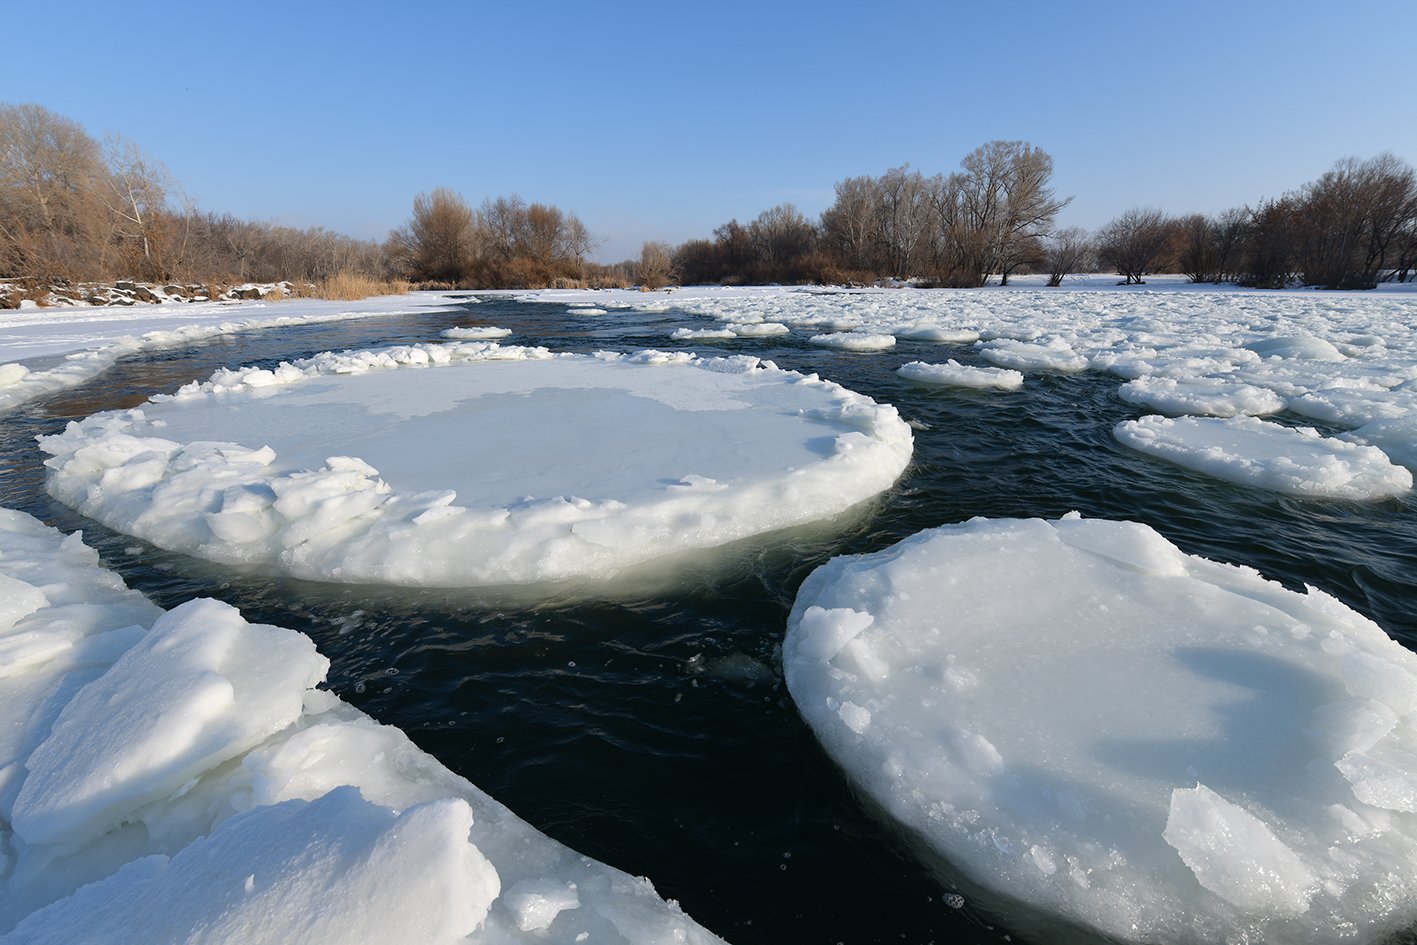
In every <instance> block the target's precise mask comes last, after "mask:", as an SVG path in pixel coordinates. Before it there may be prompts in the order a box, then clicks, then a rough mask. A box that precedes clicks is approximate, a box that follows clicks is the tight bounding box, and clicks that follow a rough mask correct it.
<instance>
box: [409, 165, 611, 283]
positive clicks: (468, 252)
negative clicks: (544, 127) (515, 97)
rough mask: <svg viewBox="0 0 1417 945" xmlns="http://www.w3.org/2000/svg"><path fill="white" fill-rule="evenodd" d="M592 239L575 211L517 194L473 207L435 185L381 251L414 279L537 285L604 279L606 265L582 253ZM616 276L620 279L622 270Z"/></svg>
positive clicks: (591, 244) (589, 247)
mask: <svg viewBox="0 0 1417 945" xmlns="http://www.w3.org/2000/svg"><path fill="white" fill-rule="evenodd" d="M595 245H596V243H595V240H594V239H592V238H591V235H590V231H589V230H588V229H586V226H585V224H584V223H582V222H581V221H580V218H578V217H577V216H576V215H575V214H574V213H568V212H566V211H564V210H561V209H559V208H557V207H553V206H550V205H548V204H542V203H530V204H529V203H527V202H526V201H524V200H522V199H521V198H520V197H498V198H496V199H495V200H494V199H489V200H487V201H484V202H483V204H482V206H480V207H478V208H477V209H475V210H474V209H473V208H472V207H471V206H469V205H468V202H467V201H466V200H465V199H463V196H462V195H461V194H459V193H456V192H455V191H452V190H449V189H447V188H445V187H440V188H438V189H436V190H434V191H433V192H432V193H427V194H419V195H418V196H417V197H416V198H415V199H414V201H413V216H412V217H410V218H409V221H408V222H407V223H406V224H405V225H404V226H402V227H400V228H398V229H396V230H394V231H393V232H392V233H391V234H389V238H388V241H387V242H386V243H385V244H384V251H385V254H386V256H387V258H388V259H389V262H390V265H392V266H393V267H394V268H395V269H396V270H397V271H398V272H400V273H401V274H403V275H404V276H405V277H406V278H409V279H411V280H413V281H415V282H423V283H438V284H444V285H455V286H459V287H462V288H477V289H492V288H503V287H507V288H534V287H540V286H569V285H584V284H587V283H588V282H596V281H599V280H604V279H605V278H606V277H607V276H608V275H609V269H610V267H605V266H599V265H597V264H595V263H591V262H589V261H588V260H587V259H586V256H587V255H588V254H589V253H591V252H592V251H593V250H594V249H595ZM614 281H615V282H616V283H617V284H625V276H624V273H623V272H621V273H617V274H616V275H615V277H614Z"/></svg>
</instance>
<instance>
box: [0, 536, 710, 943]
mask: <svg viewBox="0 0 1417 945" xmlns="http://www.w3.org/2000/svg"><path fill="white" fill-rule="evenodd" d="M0 590H3V592H4V595H3V600H4V602H5V603H4V604H3V605H0V651H3V652H10V647H11V644H12V643H14V642H16V641H19V642H21V643H23V644H24V645H25V646H27V647H28V651H29V654H30V658H28V659H26V660H24V661H22V662H19V663H6V664H5V665H4V672H3V673H0V717H3V718H4V719H5V725H3V726H0V854H3V855H0V865H3V870H0V942H3V943H5V945H20V943H26V945H34V943H50V942H52V943H56V945H57V943H64V945H74V943H95V945H98V943H104V945H108V943H114V942H135V943H136V942H142V943H144V945H147V943H156V942H173V943H176V942H186V943H197V942H203V943H212V945H216V943H223V945H229V943H236V942H239V943H241V945H263V943H269V945H283V943H288V942H301V943H304V945H321V943H341V945H342V943H348V942H363V941H368V942H397V941H407V942H418V943H427V945H440V943H442V945H452V943H454V942H459V941H464V940H465V937H466V936H468V935H469V934H472V933H476V934H475V935H474V938H473V939H472V940H474V941H489V942H504V943H528V945H529V943H532V942H543V941H547V940H548V938H547V936H548V935H549V936H551V940H554V941H564V942H572V941H592V940H593V941H597V942H611V943H622V945H631V943H633V945H639V943H644V945H650V943H658V942H686V943H691V945H709V943H713V942H717V941H718V939H717V938H716V937H714V936H713V935H712V934H710V933H708V932H707V931H705V930H704V929H703V928H701V927H700V926H698V925H697V924H695V923H694V922H693V921H692V920H690V919H688V918H687V917H686V916H684V915H683V913H682V912H681V911H680V910H679V909H678V907H677V906H675V905H674V904H673V903H666V902H665V901H663V900H661V899H660V898H659V897H658V896H657V895H656V894H655V893H654V890H653V888H652V887H651V886H650V885H649V883H648V881H646V880H643V879H635V878H632V877H630V876H628V875H626V874H624V873H621V872H619V871H618V870H615V869H612V868H611V867H608V866H605V865H604V864H601V863H598V862H596V861H594V860H591V859H589V858H587V857H583V856H581V855H579V854H576V853H575V852H574V851H571V850H568V849H567V848H565V847H563V846H561V845H560V844H558V843H556V842H555V841H553V840H551V839H550V838H548V837H546V836H544V835H543V834H541V833H539V832H538V831H536V830H535V829H534V828H532V827H531V826H530V825H528V824H526V823H525V822H523V821H521V820H519V819H518V818H517V817H516V816H515V815H513V814H512V813H511V812H510V811H508V810H507V809H506V808H504V807H502V806H501V805H500V804H498V803H497V802H496V801H494V800H492V799H491V798H489V797H487V795H485V794H483V793H482V792H481V791H479V790H478V789H477V788H476V787H474V786H473V785H471V784H469V783H468V782H467V781H465V780H463V779H461V778H459V777H457V776H456V775H454V774H453V773H452V772H450V771H448V770H447V769H445V768H443V767H442V766H441V765H439V764H438V762H437V761H436V760H434V759H433V758H432V757H430V756H429V755H427V754H424V753H423V752H422V751H420V750H419V749H418V748H416V747H415V746H414V745H413V743H412V742H410V741H409V740H408V738H407V737H406V736H405V735H404V734H403V733H402V732H400V731H398V730H397V729H394V728H390V727H387V726H383V725H379V724H377V723H375V722H374V721H372V720H371V719H369V718H368V717H366V716H364V715H363V714H362V713H360V712H358V711H357V710H355V709H354V708H352V707H351V706H349V705H347V704H345V703H343V702H341V701H340V700H339V699H338V698H336V697H335V696H334V695H332V694H330V693H328V692H324V691H322V690H320V689H318V688H315V687H316V684H317V683H319V682H320V680H321V679H322V678H323V675H324V671H325V668H326V665H327V664H326V662H325V660H324V658H323V657H321V656H320V655H319V654H317V653H316V652H315V649H314V646H313V645H312V644H311V642H310V640H309V639H307V638H306V637H304V636H303V635H301V634H299V633H297V632H295V631H293V630H286V629H281V628H277V627H271V626H261V625H255V624H250V623H247V622H246V621H245V620H244V619H243V618H242V617H241V615H240V614H239V613H238V612H237V611H236V610H235V609H234V608H232V607H230V606H228V605H226V604H222V603H219V602H217V601H212V600H195V601H191V602H188V603H186V604H183V605H181V606H179V607H177V608H174V609H173V610H171V611H168V612H167V613H165V614H164V613H163V612H162V611H161V610H159V609H158V608H156V607H154V606H153V605H152V604H151V603H149V602H148V601H146V600H145V599H144V598H143V597H142V596H141V595H139V594H137V593H136V592H134V591H130V590H128V589H126V588H125V587H124V586H123V584H122V582H121V581H120V580H119V579H118V578H117V577H116V576H115V575H113V574H112V573H111V572H108V571H106V570H104V569H103V568H102V567H100V565H99V562H98V556H97V554H95V553H94V552H93V551H92V550H90V549H89V548H87V547H86V546H84V545H83V544H82V542H81V541H80V538H79V536H78V535H71V536H68V537H67V538H66V537H65V536H63V535H61V534H60V533H59V532H57V531H55V530H53V529H51V528H47V527H45V526H43V525H41V524H40V523H39V522H37V521H36V520H34V519H33V518H30V517H29V516H27V515H23V514H21V513H18V512H13V511H10V510H3V509H0ZM149 626H150V627H151V629H147V628H148V627H149ZM45 641H48V643H49V645H47V646H45V645H43V643H44V642H45ZM38 654H43V655H38Z"/></svg>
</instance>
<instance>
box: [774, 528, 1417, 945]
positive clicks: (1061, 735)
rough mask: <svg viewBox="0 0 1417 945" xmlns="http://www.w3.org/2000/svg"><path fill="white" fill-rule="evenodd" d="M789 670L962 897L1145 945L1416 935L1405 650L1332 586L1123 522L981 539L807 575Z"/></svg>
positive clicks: (1415, 702) (829, 737)
mask: <svg viewBox="0 0 1417 945" xmlns="http://www.w3.org/2000/svg"><path fill="white" fill-rule="evenodd" d="M783 660H784V666H785V673H786V678H787V683H788V686H789V688H790V690H791V692H792V695H793V698H794V699H795V701H796V702H797V705H798V707H799V708H800V710H801V712H802V714H803V716H804V717H805V718H806V720H807V722H808V723H809V724H810V725H811V727H812V728H813V730H814V731H815V732H816V734H817V735H818V737H819V738H820V739H821V741H822V743H823V744H824V745H825V747H826V748H827V750H828V751H829V753H830V754H831V755H832V756H833V757H834V758H835V759H836V760H837V761H838V762H839V763H840V764H841V765H842V766H843V768H844V769H845V770H846V771H847V773H848V774H849V775H850V776H851V778H852V780H853V781H855V782H856V783H857V784H858V785H859V786H860V787H861V789H862V790H864V791H865V792H866V793H867V794H868V795H869V796H870V797H871V798H872V799H873V800H874V801H876V802H877V803H878V804H880V805H881V806H882V807H883V808H884V809H885V811H886V812H888V813H889V815H890V816H891V817H893V818H894V819H896V820H897V821H899V822H900V823H902V824H903V825H904V826H905V827H906V828H908V830H909V831H910V832H911V833H912V834H913V835H914V836H916V837H917V838H919V839H920V840H921V841H922V842H923V843H924V844H925V846H926V848H927V849H928V850H930V851H932V852H931V854H930V855H931V857H932V862H934V863H935V865H936V866H937V867H939V868H940V869H941V870H942V872H943V874H944V875H945V876H946V882H948V883H950V884H952V885H953V884H954V883H955V882H960V883H962V887H961V888H966V889H970V888H978V887H984V888H987V889H989V890H992V891H993V892H994V893H995V894H997V895H1002V896H1003V897H1005V898H1006V899H1019V900H1023V901H1025V902H1028V903H1032V904H1033V905H1034V906H1035V907H1038V908H1040V909H1042V910H1044V911H1045V913H1047V914H1051V915H1053V916H1055V917H1058V916H1060V917H1062V918H1063V919H1064V920H1066V921H1067V922H1070V923H1073V924H1075V925H1078V926H1082V927H1088V928H1093V929H1096V930H1099V931H1101V932H1102V933H1104V934H1106V935H1108V936H1113V937H1115V938H1117V939H1120V940H1125V941H1134V942H1157V941H1164V942H1171V943H1188V942H1196V943H1203V942H1219V941H1227V942H1241V941H1256V942H1257V941H1284V942H1312V943H1320V942H1332V941H1338V940H1345V941H1354V942H1377V941H1382V940H1383V939H1384V936H1385V935H1387V934H1391V933H1392V932H1394V931H1395V930H1398V929H1401V928H1405V927H1407V926H1409V925H1410V924H1411V923H1412V922H1413V921H1414V919H1417V814H1414V813H1413V812H1414V811H1417V764H1414V763H1413V761H1414V759H1417V656H1414V655H1413V654H1412V653H1410V652H1408V651H1407V650H1405V649H1404V648H1403V647H1401V646H1400V645H1398V644H1397V643H1395V642H1393V641H1392V640H1391V639H1389V638H1388V637H1387V636H1386V634H1384V633H1383V631H1382V630H1381V628H1379V627H1378V626H1377V625H1375V624H1373V623H1372V622H1371V621H1369V620H1367V619H1366V618H1364V617H1362V616H1361V615H1359V614H1357V613H1355V612H1354V611H1352V610H1350V609H1349V608H1347V607H1345V606H1344V605H1343V604H1341V603H1339V602H1338V601H1337V600H1335V599H1333V598H1331V597H1329V596H1327V595H1325V594H1324V593H1322V592H1321V591H1318V590H1315V589H1312V588H1310V589H1308V590H1307V592H1306V593H1296V592H1293V591H1289V590H1286V589H1285V588H1283V587H1281V586H1280V585H1278V584H1276V583H1273V582H1270V581H1266V580H1265V579H1264V578H1262V577H1261V576H1260V575H1259V574H1258V573H1257V572H1255V571H1253V570H1252V569H1248V568H1242V567H1235V566H1232V565H1226V564H1221V563H1216V562H1212V561H1207V560H1205V559H1202V558H1198V557H1194V556H1189V555H1186V554H1183V553H1182V552H1181V551H1180V550H1179V549H1177V548H1176V547H1175V546H1174V545H1172V544H1170V543H1169V542H1167V541H1166V540H1165V539H1163V538H1162V537H1161V536H1160V535H1158V534H1157V533H1156V532H1154V531H1152V530H1151V529H1149V528H1147V527H1146V526H1143V525H1139V524H1133V523H1126V522H1110V521H1101V520H1082V519H1080V518H1078V517H1076V516H1067V517H1065V518H1064V519H1063V520H1060V521H1056V522H1045V521H1041V520H984V519H976V520H973V521H971V522H967V523H965V524H962V525H953V526H946V527H943V528H939V529H934V530H931V531H927V532H923V533H921V534H919V535H916V536H914V537H912V538H909V539H907V540H905V541H903V542H901V543H899V544H897V545H895V546H894V547H892V548H889V549H886V550H885V551H882V552H879V553H876V554H873V555H863V556H856V557H845V558H837V559H834V560H833V561H831V562H829V563H827V564H826V565H824V566H822V567H820V568H818V569H817V570H816V571H815V572H814V573H813V574H812V575H811V576H810V577H809V578H808V579H807V581H806V582H805V583H804V584H803V586H802V588H801V590H800V592H799V594H798V596H797V601H796V604H795V606H794V607H793V611H792V614H791V617H790V620H789V625H788V633H787V639H786V642H785V644H784V649H783ZM1040 921H1041V922H1042V927H1041V928H1040V929H1035V930H1034V931H1036V932H1038V933H1039V934H1040V936H1041V938H1040V940H1048V939H1053V938H1056V937H1057V936H1058V935H1059V934H1060V929H1059V928H1058V925H1057V919H1056V918H1052V919H1043V920H1040ZM1020 931H1026V929H1020Z"/></svg>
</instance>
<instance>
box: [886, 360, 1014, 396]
mask: <svg viewBox="0 0 1417 945" xmlns="http://www.w3.org/2000/svg"><path fill="white" fill-rule="evenodd" d="M896 373H897V374H899V375H900V376H901V377H904V378H906V379H907V380H912V381H918V382H919V383H922V384H940V385H943V386H945V387H970V388H975V389H979V390H988V389H991V388H992V389H995V390H1018V389H1019V388H1020V387H1022V386H1023V375H1022V374H1020V373H1019V372H1018V371H1010V370H1006V369H1004V368H986V367H969V366H968V365H964V364H960V363H959V362H958V361H956V360H955V359H954V358H951V359H950V360H948V361H946V362H945V363H944V364H927V363H925V362H924V361H911V362H910V363H909V364H904V365H901V367H900V368H899V369H898V370H897V371H896Z"/></svg>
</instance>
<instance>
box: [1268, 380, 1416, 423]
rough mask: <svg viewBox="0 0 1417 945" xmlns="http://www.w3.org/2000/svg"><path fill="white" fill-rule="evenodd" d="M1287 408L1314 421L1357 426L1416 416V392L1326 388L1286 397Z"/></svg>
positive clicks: (1363, 387) (1367, 387) (1375, 388)
mask: <svg viewBox="0 0 1417 945" xmlns="http://www.w3.org/2000/svg"><path fill="white" fill-rule="evenodd" d="M1289 409H1290V410H1292V411H1294V412H1295V413H1298V414H1302V415H1304V416H1306V417H1313V418H1314V419H1315V420H1322V421H1324V422H1325V423H1333V424H1337V425H1339V426H1346V427H1361V426H1364V425H1366V424H1369V423H1376V422H1377V421H1379V420H1398V419H1401V418H1403V417H1407V416H1412V415H1417V391H1411V390H1387V389H1386V388H1381V387H1371V386H1366V385H1364V386H1356V387H1329V388H1324V389H1323V390H1316V391H1311V392H1309V393H1305V394H1300V395H1299V396H1297V397H1291V398H1290V399H1289Z"/></svg>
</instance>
